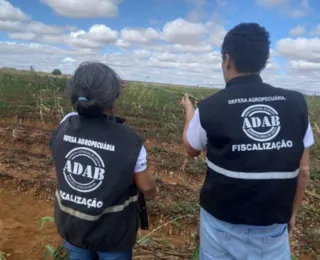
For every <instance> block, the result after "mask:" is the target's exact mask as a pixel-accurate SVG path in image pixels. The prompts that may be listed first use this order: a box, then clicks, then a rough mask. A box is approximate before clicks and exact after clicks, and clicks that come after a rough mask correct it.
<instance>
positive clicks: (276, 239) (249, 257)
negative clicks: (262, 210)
mask: <svg viewBox="0 0 320 260" xmlns="http://www.w3.org/2000/svg"><path fill="white" fill-rule="evenodd" d="M200 260H290V246H289V236H288V228H287V225H286V224H275V225H272V226H267V227H263V226H246V225H233V224H229V223H226V222H223V221H220V220H218V219H216V218H214V217H213V216H212V215H210V214H209V213H208V212H207V211H205V210H204V209H201V212H200Z"/></svg>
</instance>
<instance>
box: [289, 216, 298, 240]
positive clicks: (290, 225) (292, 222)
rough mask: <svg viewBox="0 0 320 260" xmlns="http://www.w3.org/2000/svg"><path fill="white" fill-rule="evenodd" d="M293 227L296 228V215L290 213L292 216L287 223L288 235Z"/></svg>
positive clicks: (293, 229) (292, 230)
mask: <svg viewBox="0 0 320 260" xmlns="http://www.w3.org/2000/svg"><path fill="white" fill-rule="evenodd" d="M295 229H296V215H292V217H291V219H290V221H289V223H288V231H289V236H290V237H291V236H292V234H293V232H294V231H295Z"/></svg>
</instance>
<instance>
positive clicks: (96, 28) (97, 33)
mask: <svg viewBox="0 0 320 260" xmlns="http://www.w3.org/2000/svg"><path fill="white" fill-rule="evenodd" d="M87 37H88V38H90V39H92V40H94V41H97V42H102V43H109V42H113V41H115V40H117V38H118V32H117V31H114V30H112V29H110V28H109V27H107V26H105V25H103V24H95V25H93V26H92V27H91V28H90V29H89V32H88V35H87Z"/></svg>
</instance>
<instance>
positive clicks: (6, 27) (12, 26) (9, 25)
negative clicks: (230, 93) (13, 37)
mask: <svg viewBox="0 0 320 260" xmlns="http://www.w3.org/2000/svg"><path fill="white" fill-rule="evenodd" d="M23 29H24V24H23V23H21V22H18V21H0V31H3V32H22V31H23Z"/></svg>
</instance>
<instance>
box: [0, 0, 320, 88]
mask: <svg viewBox="0 0 320 260" xmlns="http://www.w3.org/2000/svg"><path fill="white" fill-rule="evenodd" d="M73 2H77V4H76V5H75V4H74V3H73ZM317 13H318V14H317ZM319 13H320V1H319V0H241V1H239V0H136V1H133V0H77V1H73V0H28V1H25V0H11V1H7V0H0V41H1V43H0V60H1V61H0V67H1V66H7V67H16V68H19V69H28V67H29V66H30V65H33V66H34V67H35V68H36V69H37V70H43V71H51V70H52V69H53V68H60V69H62V70H63V72H65V73H72V72H73V71H74V69H75V68H76V66H77V65H78V64H79V63H80V62H82V61H84V60H100V61H103V62H105V63H107V64H108V65H110V66H111V67H113V68H115V69H116V71H118V73H119V74H120V75H121V76H122V77H124V78H127V79H138V80H145V79H146V78H148V80H152V81H157V82H172V83H177V84H192V85H198V84H199V85H212V84H218V85H221V86H222V85H223V80H222V76H221V68H220V67H221V65H220V62H221V61H220V55H219V49H220V45H221V43H222V40H223V37H224V35H225V33H226V32H227V31H228V30H229V29H231V28H232V27H234V26H235V25H237V24H239V23H241V22H258V23H259V24H261V25H263V26H265V27H266V29H267V30H268V31H269V32H270V35H271V49H272V55H271V58H270V62H269V66H268V68H267V69H266V70H265V72H264V73H263V76H264V78H265V79H266V80H268V81H270V82H271V83H275V84H277V83H278V82H286V83H285V84H286V86H284V87H288V88H294V89H300V90H303V91H307V92H308V91H319V92H320V88H319V86H318V82H319V79H320V76H319V74H320V73H319V72H320V39H319V36H320V15H319ZM146 75H147V76H146Z"/></svg>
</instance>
